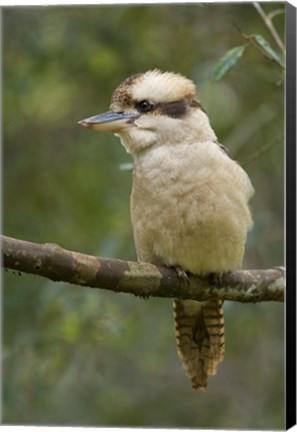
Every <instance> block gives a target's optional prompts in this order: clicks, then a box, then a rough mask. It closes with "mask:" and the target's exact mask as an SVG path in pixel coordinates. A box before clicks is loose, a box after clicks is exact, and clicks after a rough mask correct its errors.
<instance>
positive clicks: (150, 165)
mask: <svg viewBox="0 0 297 432" xmlns="http://www.w3.org/2000/svg"><path fill="white" fill-rule="evenodd" d="M79 123H80V124H81V125H82V126H86V127H89V128H91V129H94V130H96V131H110V132H113V133H115V134H116V135H117V136H119V137H120V139H121V142H122V144H123V146H124V147H125V149H126V151H127V152H128V153H130V154H131V155H132V157H133V187H132V193H131V203H130V204H131V220H132V225H133V232H134V240H135V246H136V250H137V256H138V259H139V260H140V261H144V262H150V263H153V264H157V265H165V266H170V267H172V266H173V267H175V268H177V269H179V271H184V272H190V273H193V274H195V275H207V274H213V273H215V274H218V275H222V274H223V273H225V272H228V271H231V270H235V269H238V268H240V267H241V265H242V259H243V255H244V248H245V242H246V238H247V232H248V230H249V229H250V228H251V227H252V218H251V214H250V210H249V207H248V201H249V199H250V198H251V197H252V195H253V192H254V190H253V187H252V185H251V182H250V180H249V177H248V175H247V174H246V173H245V171H244V170H243V169H242V168H241V167H240V166H239V165H238V164H237V163H236V162H235V161H234V160H232V159H231V158H230V157H229V156H228V154H227V152H226V149H225V148H224V147H223V146H222V145H221V144H219V142H218V140H217V137H216V135H215V133H214V131H213V129H212V128H211V126H210V123H209V119H208V116H207V114H206V113H205V111H204V110H203V108H202V106H201V103H200V101H199V99H198V97H197V94H196V87H195V85H194V83H193V82H192V81H191V80H189V79H187V78H185V77H183V76H181V75H179V74H175V73H171V72H161V71H159V70H151V71H148V72H145V73H139V74H135V75H132V76H130V77H129V78H128V79H126V80H125V81H124V82H122V84H120V85H119V87H118V88H117V89H116V90H115V91H114V93H113V96H112V100H111V105H110V111H108V112H106V113H104V114H100V115H97V116H93V117H90V118H86V119H84V120H81V121H80V122H79ZM174 313H175V325H176V338H177V346H178V353H179V356H180V357H181V360H182V362H183V365H184V367H185V369H186V373H187V375H188V376H189V377H190V379H191V381H192V386H193V388H195V389H203V390H205V389H206V387H207V380H208V376H210V375H215V374H216V373H217V370H218V365H219V363H220V362H221V361H222V360H223V357H224V345H225V338H224V318H223V309H222V301H221V300H218V299H212V300H208V301H205V302H197V301H193V300H175V301H174Z"/></svg>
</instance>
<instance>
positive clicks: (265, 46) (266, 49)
mask: <svg viewBox="0 0 297 432" xmlns="http://www.w3.org/2000/svg"><path fill="white" fill-rule="evenodd" d="M250 37H251V38H252V39H253V40H254V42H255V43H256V45H257V46H258V47H259V48H260V50H261V51H262V52H263V54H264V55H265V56H266V57H268V58H269V59H270V60H274V61H275V62H276V63H278V64H279V65H281V66H282V67H284V63H283V61H282V59H281V58H280V56H279V55H278V54H277V53H276V52H275V51H274V49H272V48H271V46H270V45H269V43H268V42H267V40H266V39H264V38H263V36H261V35H258V34H254V35H251V36H250Z"/></svg>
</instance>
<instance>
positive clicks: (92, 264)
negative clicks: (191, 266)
mask: <svg viewBox="0 0 297 432" xmlns="http://www.w3.org/2000/svg"><path fill="white" fill-rule="evenodd" d="M2 251H3V267H5V268H6V269H12V270H16V271H19V272H25V273H31V274H36V275H39V276H43V277H46V278H48V279H50V280H53V281H63V282H68V283H71V284H75V285H81V286H86V287H91V288H103V289H106V290H110V291H114V292H123V293H130V294H134V295H136V296H141V297H149V296H153V297H166V298H179V299H193V300H201V301H202V300H207V299H209V298H214V297H215V298H220V299H223V300H231V301H238V302H245V303H246V302H253V303H255V302H260V301H280V302H281V301H284V277H285V269H284V268H283V267H277V268H274V269H267V270H240V271H234V272H230V273H226V274H225V275H223V277H222V279H221V281H220V286H219V287H216V286H215V287H214V286H212V285H211V284H210V282H209V277H198V276H193V275H189V281H188V282H187V281H186V280H184V279H183V278H181V277H179V276H178V275H177V272H176V271H175V270H174V269H172V268H167V267H161V266H155V265H153V264H149V263H140V262H133V261H123V260H118V259H105V258H98V257H95V256H91V255H85V254H81V253H77V252H72V251H68V250H65V249H63V248H61V247H60V246H58V245H56V244H51V243H46V244H36V243H30V242H27V241H23V240H16V239H13V238H10V237H5V236H2Z"/></svg>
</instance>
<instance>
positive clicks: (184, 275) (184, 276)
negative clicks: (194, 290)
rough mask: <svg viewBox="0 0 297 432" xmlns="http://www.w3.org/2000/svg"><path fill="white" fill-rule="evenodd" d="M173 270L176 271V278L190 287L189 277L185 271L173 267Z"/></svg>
mask: <svg viewBox="0 0 297 432" xmlns="http://www.w3.org/2000/svg"><path fill="white" fill-rule="evenodd" d="M174 270H175V271H176V273H177V276H178V277H179V278H181V279H182V280H183V281H184V282H185V283H186V284H187V285H190V279H189V276H188V274H187V272H186V271H185V270H183V269H182V268H180V267H178V266H176V267H174Z"/></svg>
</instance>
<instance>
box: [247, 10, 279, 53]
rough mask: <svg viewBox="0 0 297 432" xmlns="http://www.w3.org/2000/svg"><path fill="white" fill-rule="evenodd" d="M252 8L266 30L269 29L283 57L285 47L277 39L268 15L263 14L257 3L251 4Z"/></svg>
mask: <svg viewBox="0 0 297 432" xmlns="http://www.w3.org/2000/svg"><path fill="white" fill-rule="evenodd" d="M253 5H254V7H255V8H256V10H257V11H258V13H259V15H260V16H261V18H262V20H263V21H264V23H265V25H266V26H267V28H268V29H269V31H270V33H271V34H272V36H273V38H274V40H275V42H276V44H277V46H278V47H279V48H280V50H281V51H282V53H283V55H284V56H285V55H286V49H285V46H284V44H283V42H282V40H281V38H280V37H279V35H278V33H277V31H276V28H275V27H274V24H273V22H272V20H271V18H270V17H269V15H266V13H265V12H264V10H263V8H262V6H261V5H260V4H259V3H257V2H253Z"/></svg>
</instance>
